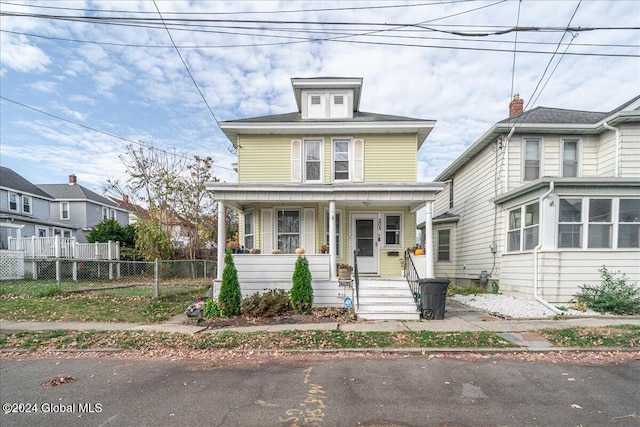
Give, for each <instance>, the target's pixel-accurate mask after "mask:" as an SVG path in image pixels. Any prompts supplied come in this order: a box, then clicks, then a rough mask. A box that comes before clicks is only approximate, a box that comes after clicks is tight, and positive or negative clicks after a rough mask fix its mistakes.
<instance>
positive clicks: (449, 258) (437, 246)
mask: <svg viewBox="0 0 640 427" xmlns="http://www.w3.org/2000/svg"><path fill="white" fill-rule="evenodd" d="M445 231H446V232H447V233H448V234H449V243H448V245H447V259H440V253H441V252H442V251H441V250H440V233H441V232H445ZM452 236H453V229H452V228H439V229H437V230H436V262H449V263H451V262H453V256H452V255H453V252H452V250H451V249H452V244H451V240H452V239H451V237H452Z"/></svg>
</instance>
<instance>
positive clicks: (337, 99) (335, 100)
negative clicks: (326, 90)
mask: <svg viewBox="0 0 640 427" xmlns="http://www.w3.org/2000/svg"><path fill="white" fill-rule="evenodd" d="M333 103H334V104H335V105H342V104H344V97H343V96H342V95H339V96H336V97H334V98H333Z"/></svg>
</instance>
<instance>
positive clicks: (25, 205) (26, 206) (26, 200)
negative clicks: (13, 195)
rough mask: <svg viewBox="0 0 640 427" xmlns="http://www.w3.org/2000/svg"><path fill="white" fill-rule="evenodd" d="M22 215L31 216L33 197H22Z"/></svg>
mask: <svg viewBox="0 0 640 427" xmlns="http://www.w3.org/2000/svg"><path fill="white" fill-rule="evenodd" d="M22 213H26V214H31V197H29V196H22Z"/></svg>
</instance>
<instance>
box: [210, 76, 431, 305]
mask: <svg viewBox="0 0 640 427" xmlns="http://www.w3.org/2000/svg"><path fill="white" fill-rule="evenodd" d="M291 82H292V86H293V92H294V96H295V100H296V104H297V106H298V110H297V111H295V112H292V113H287V114H279V115H271V116H264V117H255V118H248V119H240V120H233V121H225V122H221V123H220V127H221V129H222V130H223V132H224V133H225V135H226V136H227V137H228V138H229V140H230V141H231V143H232V144H233V147H234V148H235V149H237V156H238V159H237V160H238V162H237V171H238V182H237V183H221V182H212V183H208V184H207V189H208V190H210V191H212V192H213V193H214V197H215V199H216V201H217V202H218V212H224V209H225V207H228V208H231V209H233V210H235V211H236V212H238V213H239V214H240V227H239V228H240V237H239V238H240V244H241V245H243V246H244V247H245V248H247V249H254V250H256V249H257V250H259V251H260V252H261V255H237V256H235V258H234V259H235V263H236V267H237V268H238V275H239V279H240V283H241V285H242V287H243V292H244V293H245V294H246V293H251V291H254V290H263V289H265V288H267V287H286V286H290V284H291V275H292V273H293V264H294V263H295V258H296V256H295V255H286V254H294V253H295V250H296V249H297V248H303V249H304V250H305V252H306V256H307V259H308V260H309V263H310V265H311V269H312V275H313V279H314V281H313V283H314V289H315V292H316V293H315V302H316V304H317V305H342V297H344V296H345V295H344V294H345V289H344V288H340V287H339V286H338V285H339V282H338V278H337V273H336V263H337V262H343V263H349V264H352V265H353V263H354V251H355V252H356V253H357V264H358V269H359V272H360V275H361V278H362V277H364V278H366V277H369V278H372V277H375V278H393V279H401V265H402V263H401V261H402V260H403V258H404V251H405V249H406V248H407V247H410V246H413V245H414V244H415V240H416V237H415V226H416V211H417V210H419V209H421V208H425V207H426V208H427V211H428V212H431V203H432V202H433V201H434V200H435V193H436V192H437V191H439V190H441V189H442V187H443V185H442V184H440V183H422V182H418V181H417V152H418V150H419V149H420V147H421V146H422V145H423V142H424V141H425V139H426V137H427V135H429V133H430V132H431V130H432V128H433V126H434V124H435V121H433V120H422V119H414V118H410V117H400V116H391V115H386V114H376V113H367V112H363V111H360V98H361V91H362V79H361V78H293V79H291ZM224 228H225V224H224V221H219V230H218V236H219V241H218V246H219V247H222V248H223V247H225V244H226V242H225V240H224V236H225V235H226V234H225V229H224ZM322 244H328V246H329V253H328V254H322V253H321V245H322ZM272 252H279V253H281V255H271V254H272ZM222 258H223V257H219V268H218V280H220V279H221V274H222V270H223V268H222V267H223V264H222ZM431 261H432V259H431ZM426 263H427V264H428V263H429V261H428V260H427V261H426ZM425 268H426V269H427V271H429V270H431V273H432V269H433V266H432V265H431V266H430V267H425ZM367 283H368V282H366V281H362V282H361V289H363V288H365V287H366V285H367ZM399 283H400V284H401V286H402V288H401V289H402V290H401V291H398V292H402V293H403V294H404V292H405V291H406V292H409V296H411V295H410V291H409V290H408V286H407V282H406V280H405V281H404V282H399ZM252 286H253V287H252ZM410 300H411V298H410ZM384 305H385V303H384V302H382V303H381V304H380V305H379V306H378V307H375V309H377V310H379V311H385V307H384ZM386 305H388V306H390V305H393V303H391V302H390V303H386ZM410 305H413V308H412V310H413V313H414V314H415V313H416V306H415V304H413V301H411V302H410ZM358 313H360V314H363V313H364V309H361V310H359V311H358ZM361 317H364V316H361Z"/></svg>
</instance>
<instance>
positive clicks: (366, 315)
mask: <svg viewBox="0 0 640 427" xmlns="http://www.w3.org/2000/svg"><path fill="white" fill-rule="evenodd" d="M359 294H360V297H359V302H360V305H359V308H358V310H357V311H356V315H357V317H358V318H359V319H364V320H419V319H420V312H419V311H418V309H417V308H416V304H415V302H414V301H413V296H412V295H411V290H409V286H408V285H407V282H406V280H405V279H398V280H372V279H364V280H362V279H361V280H360V284H359Z"/></svg>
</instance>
